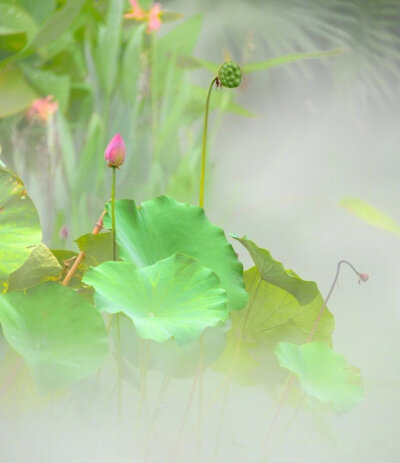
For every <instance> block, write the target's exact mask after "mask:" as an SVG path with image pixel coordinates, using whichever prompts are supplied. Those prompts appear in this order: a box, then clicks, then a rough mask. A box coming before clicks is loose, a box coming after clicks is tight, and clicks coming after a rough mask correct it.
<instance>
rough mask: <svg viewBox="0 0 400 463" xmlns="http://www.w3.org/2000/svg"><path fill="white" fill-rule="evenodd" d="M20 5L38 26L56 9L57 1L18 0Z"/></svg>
mask: <svg viewBox="0 0 400 463" xmlns="http://www.w3.org/2000/svg"><path fill="white" fill-rule="evenodd" d="M18 3H20V4H22V5H23V6H24V8H25V9H26V10H27V11H28V12H29V14H30V15H31V16H32V17H33V18H34V19H35V21H37V23H38V24H42V23H43V21H44V20H45V19H47V18H48V17H49V16H50V15H51V14H52V13H53V12H54V10H55V9H56V3H57V0H44V1H43V0H40V1H39V2H38V1H32V0H19V2H18Z"/></svg>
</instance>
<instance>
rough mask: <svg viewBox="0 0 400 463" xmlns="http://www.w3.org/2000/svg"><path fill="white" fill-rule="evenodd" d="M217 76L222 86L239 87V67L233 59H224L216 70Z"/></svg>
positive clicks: (240, 78) (240, 75) (240, 74)
mask: <svg viewBox="0 0 400 463" xmlns="http://www.w3.org/2000/svg"><path fill="white" fill-rule="evenodd" d="M217 78H218V80H219V83H220V84H221V85H222V86H223V87H228V88H236V87H239V85H240V82H241V80H242V72H241V70H240V67H239V65H238V64H237V63H235V62H234V61H226V62H225V63H224V64H222V65H221V67H220V68H219V70H218V74H217Z"/></svg>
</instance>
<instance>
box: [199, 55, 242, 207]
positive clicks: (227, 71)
mask: <svg viewBox="0 0 400 463" xmlns="http://www.w3.org/2000/svg"><path fill="white" fill-rule="evenodd" d="M241 80H242V73H241V70H240V67H239V65H238V64H236V63H235V62H234V61H226V62H225V63H223V64H222V65H221V66H220V68H219V70H218V72H217V75H216V76H214V77H213V79H212V80H211V82H210V86H209V87H208V93H207V99H206V107H205V111H204V128H203V141H202V148H201V174H200V195H199V206H200V207H202V208H204V184H205V171H206V151H207V130H208V113H209V109H210V98H211V90H212V88H213V86H214V84H216V85H217V87H227V88H236V87H238V86H239V85H240V82H241Z"/></svg>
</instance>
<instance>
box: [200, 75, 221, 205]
mask: <svg viewBox="0 0 400 463" xmlns="http://www.w3.org/2000/svg"><path fill="white" fill-rule="evenodd" d="M216 81H217V77H214V78H213V79H212V81H211V82H210V86H209V87H208V93H207V100H206V107H205V112H204V128H203V141H202V147H201V175H200V195H199V206H200V207H204V183H205V175H206V150H207V129H208V112H209V108H210V97H211V90H212V88H213V86H214V84H215V82H216Z"/></svg>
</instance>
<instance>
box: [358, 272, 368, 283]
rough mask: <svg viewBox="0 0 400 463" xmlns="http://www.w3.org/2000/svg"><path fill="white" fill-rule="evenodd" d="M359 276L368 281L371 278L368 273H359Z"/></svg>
mask: <svg viewBox="0 0 400 463" xmlns="http://www.w3.org/2000/svg"><path fill="white" fill-rule="evenodd" d="M358 276H359V277H360V280H361V281H364V282H365V281H368V280H369V275H368V273H359V274H358Z"/></svg>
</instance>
